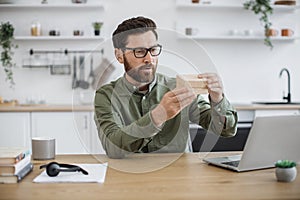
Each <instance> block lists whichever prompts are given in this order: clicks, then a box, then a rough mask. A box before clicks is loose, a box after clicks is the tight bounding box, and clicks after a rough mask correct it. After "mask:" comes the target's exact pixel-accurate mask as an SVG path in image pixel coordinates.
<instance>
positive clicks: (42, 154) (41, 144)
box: [31, 137, 55, 160]
mask: <svg viewBox="0 0 300 200" xmlns="http://www.w3.org/2000/svg"><path fill="white" fill-rule="evenodd" d="M31 146H32V158H33V159H34V160H49V159H54V158H55V139H54V138H49V137H34V138H32V139H31Z"/></svg>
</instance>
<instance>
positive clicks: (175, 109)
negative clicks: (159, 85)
mask: <svg viewBox="0 0 300 200" xmlns="http://www.w3.org/2000/svg"><path fill="white" fill-rule="evenodd" d="M207 93H209V95H210V99H211V101H213V102H214V103H219V102H220V101H221V100H222V99H223V85H222V82H221V79H220V77H219V76H218V75H217V74H215V73H204V74H199V75H196V74H193V75H178V76H177V77H176V88H175V89H173V90H171V91H169V92H167V93H166V94H165V95H164V96H163V98H162V100H161V102H160V103H159V104H158V105H157V107H156V108H154V109H153V110H152V111H151V116H152V120H153V122H154V123H155V125H156V126H158V127H160V126H161V125H162V124H163V123H164V122H166V121H167V120H169V119H171V118H173V117H175V116H176V115H177V114H178V113H179V112H180V111H181V110H182V109H184V108H185V107H186V106H188V105H190V104H191V103H192V102H193V100H194V99H195V98H196V94H207Z"/></svg>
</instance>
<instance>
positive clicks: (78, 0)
mask: <svg viewBox="0 0 300 200" xmlns="http://www.w3.org/2000/svg"><path fill="white" fill-rule="evenodd" d="M86 2H87V0H72V3H86Z"/></svg>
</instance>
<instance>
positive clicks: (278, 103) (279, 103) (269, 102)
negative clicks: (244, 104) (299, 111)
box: [252, 101, 300, 105]
mask: <svg viewBox="0 0 300 200" xmlns="http://www.w3.org/2000/svg"><path fill="white" fill-rule="evenodd" d="M252 103H253V104H263V105H297V104H298V105H300V102H289V103H288V102H284V101H253V102H252Z"/></svg>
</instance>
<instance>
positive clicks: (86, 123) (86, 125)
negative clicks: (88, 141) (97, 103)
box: [84, 115, 88, 130]
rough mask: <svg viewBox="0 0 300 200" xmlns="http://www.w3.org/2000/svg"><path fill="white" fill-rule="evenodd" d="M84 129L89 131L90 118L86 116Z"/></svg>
mask: <svg viewBox="0 0 300 200" xmlns="http://www.w3.org/2000/svg"><path fill="white" fill-rule="evenodd" d="M84 129H85V130H87V129H88V117H87V116H86V115H85V116H84Z"/></svg>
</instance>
